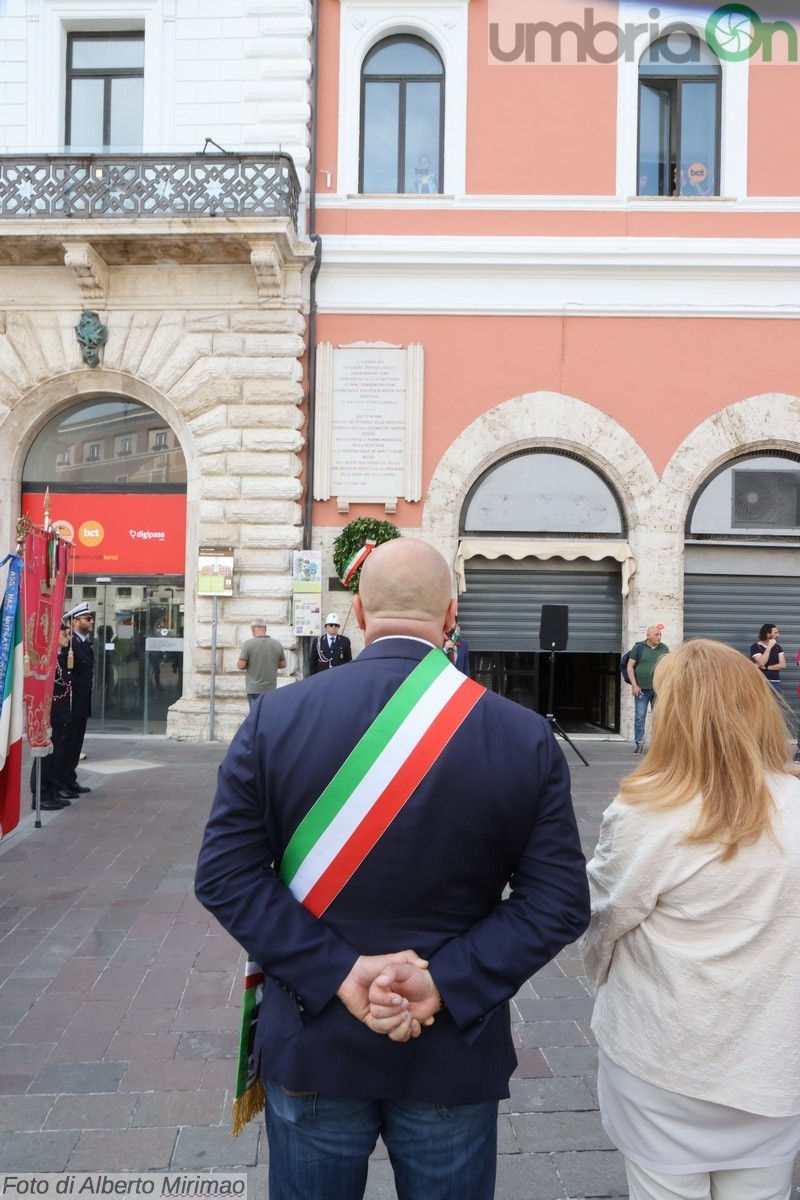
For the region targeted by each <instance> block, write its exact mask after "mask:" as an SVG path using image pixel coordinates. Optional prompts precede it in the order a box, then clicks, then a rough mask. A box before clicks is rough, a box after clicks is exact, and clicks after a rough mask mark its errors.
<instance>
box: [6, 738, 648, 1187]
mask: <svg viewBox="0 0 800 1200" xmlns="http://www.w3.org/2000/svg"><path fill="white" fill-rule="evenodd" d="M578 744H579V745H580V747H581V749H582V751H583V752H584V754H586V756H587V757H588V758H589V760H590V763H591V765H590V766H589V767H584V766H583V764H582V763H581V762H580V760H579V759H578V758H577V757H576V756H575V755H574V754H573V753H572V751H571V750H570V748H569V747H568V746H566V745H565V746H564V749H565V752H566V756H567V759H568V761H569V763H570V768H571V770H572V776H573V792H574V798H575V808H576V812H577V814H578V819H579V822H580V825H581V830H582V835H583V838H584V842H585V849H586V851H587V854H591V852H592V850H593V848H594V844H595V839H596V834H597V829H598V826H599V821H600V816H601V813H602V811H603V809H604V808H605V806H606V804H607V803H608V801H609V798H610V797H611V795H613V792H614V789H615V786H616V783H617V780H618V779H619V778H620V776H621V775H622V774H623V773H624V772H625V771H626V770H627V769H628V768H629V767H630V766H631V765H632V757H631V746H630V744H629V743H626V742H622V741H618V740H617V741H608V742H604V741H593V740H588V739H587V740H583V741H581V742H580V743H578ZM86 748H87V750H88V758H87V760H86V762H85V764H83V767H84V769H83V770H82V773H81V779H82V782H83V783H85V784H86V785H88V786H90V787H91V788H92V791H91V792H90V793H87V794H86V795H84V796H82V797H81V798H80V799H79V800H77V801H73V804H72V806H71V807H70V808H68V809H64V810H62V811H61V812H56V813H44V814H42V828H41V829H35V828H34V827H33V818H32V816H31V815H30V813H29V812H27V811H26V814H25V816H24V818H23V821H22V823H21V827H20V829H19V830H18V831H16V832H15V833H14V834H12V835H11V836H10V837H9V838H7V839H5V840H4V841H3V843H2V844H0V985H1V986H0V1163H1V1164H2V1169H4V1170H14V1171H63V1170H70V1171H92V1170H104V1171H109V1170H116V1171H124V1170H144V1169H151V1170H167V1169H169V1170H176V1171H178V1170H186V1171H192V1172H194V1171H205V1170H209V1169H217V1170H226V1169H227V1170H233V1169H240V1168H246V1169H247V1171H248V1176H249V1197H250V1200H266V1197H267V1184H266V1171H265V1169H264V1163H265V1161H266V1142H265V1137H264V1133H263V1128H262V1125H261V1123H260V1122H253V1123H252V1124H251V1125H250V1126H249V1127H248V1128H247V1129H246V1130H245V1132H244V1133H243V1134H242V1135H241V1136H240V1137H239V1138H238V1139H236V1140H233V1139H232V1138H231V1137H230V1136H229V1132H228V1131H229V1127H230V1125H229V1114H230V1087H231V1084H232V1079H233V1063H232V1059H233V1058H234V1055H235V1049H236V1041H237V1029H238V1023H239V994H240V978H241V969H242V955H241V953H240V951H239V949H238V947H237V946H236V945H235V944H234V943H233V942H232V941H231V939H230V938H229V937H228V936H227V934H225V933H223V932H222V931H221V930H220V928H219V926H217V925H216V924H215V922H214V921H213V920H212V919H211V918H210V917H209V915H208V914H207V913H206V912H205V910H204V909H203V908H201V906H200V905H199V904H198V903H197V902H196V900H195V899H194V897H193V895H192V880H193V875H194V863H195V858H196V854H197V849H198V845H199V841H200V836H201V832H202V828H203V824H204V821H205V817H206V815H207V812H208V807H209V804H210V801H211V797H212V794H213V789H214V779H215V770H216V766H217V763H218V762H219V760H220V758H221V756H222V754H223V752H224V747H223V746H221V745H216V744H215V745H201V746H198V745H190V744H186V743H176V742H166V741H162V740H160V739H155V738H149V739H136V740H122V739H113V738H90V739H88V740H87V747H86ZM590 1014H591V999H590V996H589V993H588V991H587V988H586V986H585V983H584V981H583V980H582V979H581V965H580V961H579V959H578V957H577V954H576V952H575V949H574V947H569V948H567V950H565V951H564V952H563V953H562V954H561V955H559V957H558V959H557V960H556V961H555V962H553V963H551V964H549V966H548V967H546V968H545V969H544V970H543V971H541V972H540V973H539V974H538V975H536V976H535V977H534V978H533V979H531V980H530V981H529V982H528V983H526V984H525V986H524V987H523V988H522V990H521V991H520V993H519V995H518V996H517V997H516V999H515V1001H514V1010H513V1015H514V1032H515V1037H516V1040H517V1043H518V1047H519V1060H520V1063H519V1068H518V1070H517V1073H516V1075H515V1077H514V1079H513V1080H512V1084H511V1099H510V1101H508V1102H506V1103H504V1104H503V1105H502V1107H501V1116H500V1136H499V1155H498V1183H497V1193H496V1194H497V1198H498V1200H567V1198H585V1200H588V1198H589V1197H595V1196H604V1197H617V1198H621V1197H624V1196H625V1195H626V1187H625V1180H624V1172H623V1169H622V1163H621V1160H620V1156H619V1155H618V1154H617V1152H616V1151H615V1150H614V1149H613V1148H612V1146H611V1144H610V1143H609V1141H608V1139H607V1138H606V1137H605V1134H604V1133H603V1130H602V1127H601V1124H600V1119H599V1116H598V1112H597V1105H596V1099H595V1085H594V1073H595V1062H596V1056H595V1050H594V1048H593V1044H592V1035H591V1032H590V1028H589V1019H590ZM394 1196H395V1191H394V1187H393V1184H392V1179H391V1170H390V1167H389V1164H388V1161H387V1160H386V1157H385V1154H382V1153H381V1151H380V1149H379V1150H378V1151H376V1154H375V1156H374V1159H373V1162H372V1165H371V1169H370V1181H369V1185H368V1190H367V1198H368V1200H392V1198H393V1197H394Z"/></svg>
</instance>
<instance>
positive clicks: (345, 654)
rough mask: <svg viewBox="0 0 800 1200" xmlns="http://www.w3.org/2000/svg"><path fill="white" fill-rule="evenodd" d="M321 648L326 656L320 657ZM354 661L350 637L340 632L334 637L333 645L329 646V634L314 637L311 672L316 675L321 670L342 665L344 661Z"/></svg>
mask: <svg viewBox="0 0 800 1200" xmlns="http://www.w3.org/2000/svg"><path fill="white" fill-rule="evenodd" d="M320 648H321V649H322V653H323V654H324V656H325V657H324V658H321V657H320V653H319V652H320ZM329 660H330V661H329ZM352 661H353V651H352V650H351V649H350V638H347V637H345V636H344V635H343V634H341V633H339V634H337V635H336V637H335V638H334V639H333V645H332V646H330V647H329V646H328V637H327V634H325V633H323V634H322V636H321V637H318V638H314V640H313V642H312V643H311V662H310V664H309V673H310V674H311V675H316V674H317V673H318V672H319V671H329V670H330V669H331V668H332V667H341V666H342V664H343V663H349V662H352Z"/></svg>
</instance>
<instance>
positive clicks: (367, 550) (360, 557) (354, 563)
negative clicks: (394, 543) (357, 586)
mask: <svg viewBox="0 0 800 1200" xmlns="http://www.w3.org/2000/svg"><path fill="white" fill-rule="evenodd" d="M376 545H377V543H376V542H374V541H373V540H372V539H371V538H367V540H366V542H365V543H364V545H363V546H362V547H361V549H360V550H356V552H355V554H354V555H353V557H352V558H350V559H348V561H347V562H346V563H345V568H344V570H343V571H342V583H343V584H344V586H345V587H347V585H348V584H349V582H350V580H351V579H352V578H353V576H354V575H355V573H356V571H357V570H358V568H359V567H363V565H364V563H365V562H366V561H367V559H368V558H369V556H370V554H371V553H372V551H373V550H374V549H375V546H376Z"/></svg>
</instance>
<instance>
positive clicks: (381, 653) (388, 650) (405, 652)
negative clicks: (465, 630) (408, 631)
mask: <svg viewBox="0 0 800 1200" xmlns="http://www.w3.org/2000/svg"><path fill="white" fill-rule="evenodd" d="M435 649H436V646H433V645H432V644H431V643H430V642H424V641H422V640H421V639H420V638H415V637H383V638H379V639H378V640H377V641H376V642H372V644H371V645H369V646H366V647H365V648H364V649H363V650H362V651H361V653H360V654H359V656H358V661H359V662H360V661H361V660H362V659H373V658H374V659H378V658H404V659H408V660H409V661H411V662H422V660H423V658H424V657H425V655H426V654H430V652H431V650H435Z"/></svg>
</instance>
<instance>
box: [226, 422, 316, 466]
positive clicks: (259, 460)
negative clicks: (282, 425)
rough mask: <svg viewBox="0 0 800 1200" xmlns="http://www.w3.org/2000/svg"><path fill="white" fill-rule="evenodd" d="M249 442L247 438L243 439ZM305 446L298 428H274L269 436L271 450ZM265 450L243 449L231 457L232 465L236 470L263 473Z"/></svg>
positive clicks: (295, 448)
mask: <svg viewBox="0 0 800 1200" xmlns="http://www.w3.org/2000/svg"><path fill="white" fill-rule="evenodd" d="M242 440H243V441H244V442H245V444H247V438H246V437H245V438H243V439H242ZM302 447H303V437H302V434H300V433H298V432H297V430H296V429H273V430H272V431H271V435H270V438H269V449H270V450H271V451H273V452H274V451H287V450H288V451H293V452H295V453H297V451H299V450H301V449H302ZM262 455H263V451H259V450H257V451H252V452H250V453H246V452H245V451H242V453H241V454H240V455H237V456H236V457H235V458H234V457H231V460H230V465H231V468H232V469H234V470H240V471H241V472H242V473H243V474H250V475H252V474H258V475H260V474H262V472H263V471H264V467H265V463H264V459H263V457H262Z"/></svg>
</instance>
